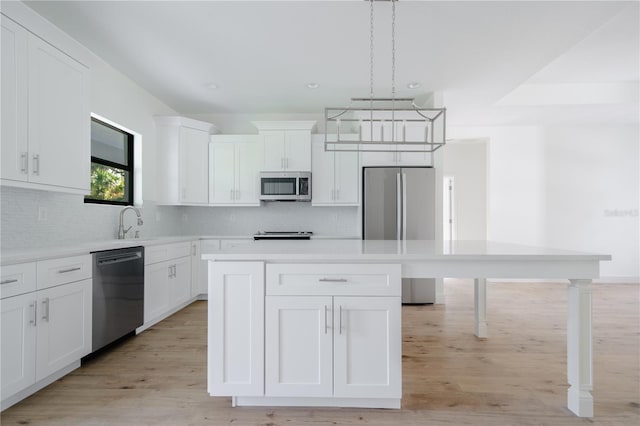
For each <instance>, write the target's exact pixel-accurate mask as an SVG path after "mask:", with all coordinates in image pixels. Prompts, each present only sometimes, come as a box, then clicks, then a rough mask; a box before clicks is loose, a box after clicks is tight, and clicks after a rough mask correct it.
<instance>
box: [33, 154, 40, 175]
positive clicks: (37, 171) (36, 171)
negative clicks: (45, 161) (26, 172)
mask: <svg viewBox="0 0 640 426" xmlns="http://www.w3.org/2000/svg"><path fill="white" fill-rule="evenodd" d="M33 174H34V175H38V176H40V155H39V154H34V156H33Z"/></svg>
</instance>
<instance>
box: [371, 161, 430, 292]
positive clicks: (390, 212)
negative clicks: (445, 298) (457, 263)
mask: <svg viewBox="0 0 640 426" xmlns="http://www.w3.org/2000/svg"><path fill="white" fill-rule="evenodd" d="M435 184H436V182H435V170H434V169H433V168H431V167H364V168H363V185H364V187H363V191H362V194H363V200H362V203H363V209H362V215H363V216H362V231H363V232H362V237H363V238H364V239H365V240H433V239H435V213H436V212H435V204H436V203H435V193H436V187H435ZM434 302H435V279H415V278H404V279H403V280H402V303H405V304H423V303H434Z"/></svg>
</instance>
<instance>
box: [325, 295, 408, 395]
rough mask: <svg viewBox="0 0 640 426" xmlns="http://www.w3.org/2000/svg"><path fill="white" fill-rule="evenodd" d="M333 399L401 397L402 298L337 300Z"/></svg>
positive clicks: (338, 298) (335, 307) (340, 298)
mask: <svg viewBox="0 0 640 426" xmlns="http://www.w3.org/2000/svg"><path fill="white" fill-rule="evenodd" d="M333 306H334V309H333V311H334V334H333V335H334V388H333V389H334V396H336V397H359V398H401V397H402V364H401V361H402V359H401V358H402V355H401V344H402V338H401V329H400V324H401V319H400V306H401V305H400V298H399V297H335V298H334V303H333Z"/></svg>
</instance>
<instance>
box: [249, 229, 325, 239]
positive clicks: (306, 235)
mask: <svg viewBox="0 0 640 426" xmlns="http://www.w3.org/2000/svg"><path fill="white" fill-rule="evenodd" d="M312 235H313V232H309V231H298V232H263V231H259V232H258V233H256V234H254V235H253V239H254V240H309V239H311V236H312Z"/></svg>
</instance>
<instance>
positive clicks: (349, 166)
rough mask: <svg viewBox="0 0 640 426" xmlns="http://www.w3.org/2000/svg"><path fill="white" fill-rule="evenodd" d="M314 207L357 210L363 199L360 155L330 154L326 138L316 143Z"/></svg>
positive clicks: (314, 153) (313, 150) (317, 137)
mask: <svg viewBox="0 0 640 426" xmlns="http://www.w3.org/2000/svg"><path fill="white" fill-rule="evenodd" d="M311 147H312V152H311V159H312V169H311V170H312V173H313V180H312V184H313V190H312V192H311V193H312V194H313V196H312V200H311V203H312V205H314V206H327V205H329V206H330V205H346V206H357V205H358V199H359V182H360V178H359V170H360V169H359V158H358V153H357V152H326V151H325V150H324V138H323V137H322V136H320V135H314V137H313V140H312V144H311Z"/></svg>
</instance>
